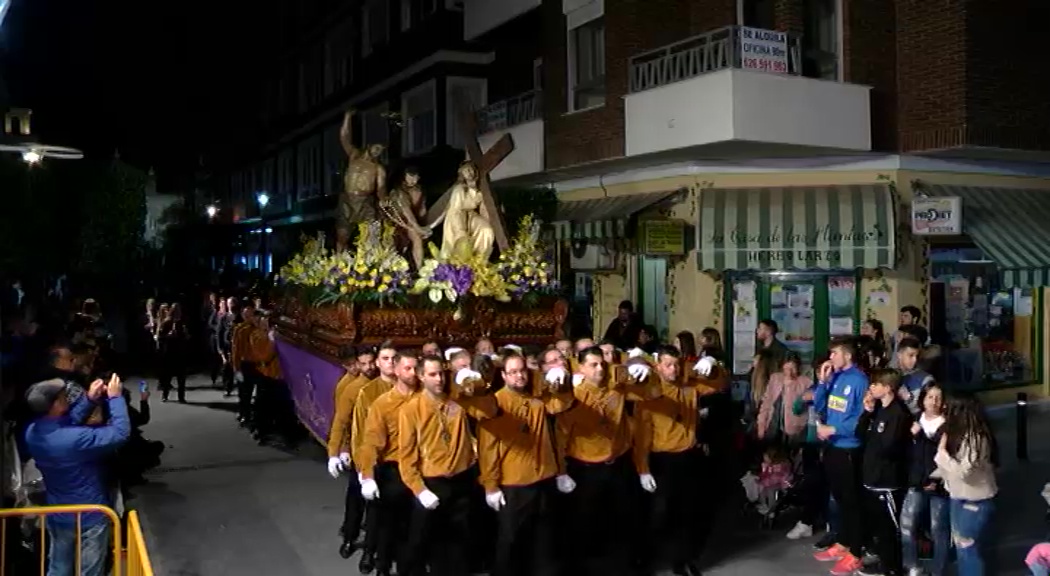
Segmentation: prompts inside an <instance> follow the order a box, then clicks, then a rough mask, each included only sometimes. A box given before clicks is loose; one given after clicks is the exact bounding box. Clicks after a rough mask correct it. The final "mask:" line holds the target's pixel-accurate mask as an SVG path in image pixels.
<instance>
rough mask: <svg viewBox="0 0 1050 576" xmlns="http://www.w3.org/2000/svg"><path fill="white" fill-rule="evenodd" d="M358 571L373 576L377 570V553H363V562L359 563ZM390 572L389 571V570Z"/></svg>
mask: <svg viewBox="0 0 1050 576" xmlns="http://www.w3.org/2000/svg"><path fill="white" fill-rule="evenodd" d="M357 569H358V571H360V572H361V573H362V574H371V573H372V571H373V570H375V569H376V554H375V552H369V551H367V550H366V551H364V552H362V553H361V561H360V562H358V563H357ZM388 572H389V570H388Z"/></svg>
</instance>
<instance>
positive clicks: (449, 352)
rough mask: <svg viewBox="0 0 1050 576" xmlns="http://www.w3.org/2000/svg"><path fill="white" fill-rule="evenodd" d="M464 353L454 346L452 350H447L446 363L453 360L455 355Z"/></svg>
mask: <svg viewBox="0 0 1050 576" xmlns="http://www.w3.org/2000/svg"><path fill="white" fill-rule="evenodd" d="M462 351H463V349H462V348H456V347H455V346H453V347H452V348H449V349H448V350H445V361H446V362H448V361H449V360H452V356H453V355H455V354H456V353H457V352H462Z"/></svg>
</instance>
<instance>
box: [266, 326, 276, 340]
mask: <svg viewBox="0 0 1050 576" xmlns="http://www.w3.org/2000/svg"><path fill="white" fill-rule="evenodd" d="M276 335H277V331H276V330H274V329H273V328H270V331H269V332H267V333H266V337H267V338H269V339H270V342H273V341H274V340H276V339H277V336H276Z"/></svg>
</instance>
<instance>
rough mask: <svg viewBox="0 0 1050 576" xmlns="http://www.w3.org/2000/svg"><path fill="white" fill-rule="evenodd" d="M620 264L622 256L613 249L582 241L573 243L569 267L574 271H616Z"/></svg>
mask: <svg viewBox="0 0 1050 576" xmlns="http://www.w3.org/2000/svg"><path fill="white" fill-rule="evenodd" d="M619 263H620V254H619V252H617V251H616V250H614V249H612V248H609V247H607V246H603V245H600V244H588V243H586V242H581V241H576V242H573V243H572V249H571V254H570V255H569V267H570V268H572V269H573V270H616V269H618V268H619Z"/></svg>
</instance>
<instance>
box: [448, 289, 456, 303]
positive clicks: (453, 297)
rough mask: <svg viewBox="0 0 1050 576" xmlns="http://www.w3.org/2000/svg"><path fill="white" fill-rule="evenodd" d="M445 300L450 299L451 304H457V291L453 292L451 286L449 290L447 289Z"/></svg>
mask: <svg viewBox="0 0 1050 576" xmlns="http://www.w3.org/2000/svg"><path fill="white" fill-rule="evenodd" d="M445 298H448V301H449V302H455V301H456V291H455V290H453V289H452V287H451V286H450V287H448V288H445Z"/></svg>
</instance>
